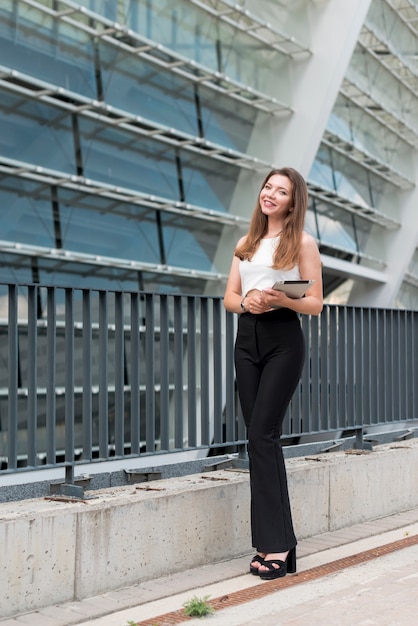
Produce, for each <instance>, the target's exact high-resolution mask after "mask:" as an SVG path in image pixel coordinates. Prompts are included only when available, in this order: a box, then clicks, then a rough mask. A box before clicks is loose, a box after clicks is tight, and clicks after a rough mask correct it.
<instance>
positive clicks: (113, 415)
mask: <svg viewBox="0 0 418 626" xmlns="http://www.w3.org/2000/svg"><path fill="white" fill-rule="evenodd" d="M0 292H1V294H0V295H1V301H2V304H3V306H2V309H1V310H2V315H3V316H4V317H3V319H1V320H0V359H1V366H2V367H1V381H0V463H1V465H0V474H1V473H10V472H16V471H18V470H20V469H22V468H24V469H26V470H29V469H40V468H42V467H53V466H57V465H66V466H67V465H68V464H74V463H86V462H87V463H88V462H90V461H93V460H95V461H100V460H109V459H123V458H132V457H139V456H145V455H147V456H150V457H152V459H153V461H152V462H153V464H158V456H159V455H161V454H164V453H167V452H177V451H179V452H181V451H188V450H203V451H206V454H214V453H218V454H223V453H225V452H236V451H237V450H239V449H242V447H243V446H245V444H246V433H245V428H244V425H243V422H242V419H241V417H240V410H239V402H238V400H237V394H236V387H235V378H234V359H233V352H234V341H235V333H236V321H237V316H236V315H233V314H230V313H227V312H226V311H225V309H224V307H223V302H222V299H221V298H216V297H205V296H194V295H190V296H187V295H165V294H151V293H141V292H136V291H132V292H127V291H106V290H90V289H78V288H77V289H75V288H71V287H52V286H41V285H23V284H19V285H16V284H14V285H12V284H7V285H0ZM301 324H302V327H303V331H304V334H305V339H306V343H307V355H308V358H307V361H306V363H305V367H304V370H303V374H302V379H301V381H300V384H299V386H298V388H297V389H296V392H295V394H294V396H293V399H292V402H291V405H290V407H289V410H288V412H287V415H286V419H285V422H284V425H283V441H284V443H292V444H298V443H301V442H303V440H304V438H307V437H308V438H309V437H312V436H315V435H318V436H322V437H323V438H325V435H327V436H328V437H331V438H332V437H337V436H341V437H344V436H347V435H348V434H349V433H350V432H355V431H356V430H357V429H364V428H365V427H367V426H377V425H381V426H388V425H389V426H396V425H397V424H401V423H402V424H405V423H406V424H408V423H412V422H414V421H415V420H417V419H418V391H417V387H416V380H417V374H418V349H417V348H418V312H416V311H401V310H386V309H371V308H358V307H347V306H325V307H324V311H323V313H322V314H321V315H320V316H319V317H309V316H302V318H301ZM277 384H278V385H280V380H278V381H277Z"/></svg>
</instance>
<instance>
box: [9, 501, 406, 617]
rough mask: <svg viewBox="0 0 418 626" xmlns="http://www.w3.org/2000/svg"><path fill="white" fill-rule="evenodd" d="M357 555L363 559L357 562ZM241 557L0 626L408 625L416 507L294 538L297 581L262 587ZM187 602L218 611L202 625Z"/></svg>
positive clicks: (58, 606) (29, 615)
mask: <svg viewBox="0 0 418 626" xmlns="http://www.w3.org/2000/svg"><path fill="white" fill-rule="evenodd" d="M405 544H409V545H408V546H406V547H405ZM385 546H386V548H385ZM361 554H363V557H361V558H359V557H356V556H355V555H361ZM348 557H350V558H348ZM249 558H250V555H248V556H245V557H242V558H239V559H234V560H232V561H227V562H223V563H219V564H216V565H208V566H205V567H201V568H197V569H194V570H189V571H186V572H183V573H179V574H176V575H173V576H167V577H165V578H163V579H159V580H155V581H148V582H146V583H141V584H139V585H135V586H133V587H130V588H128V589H122V590H119V591H114V592H109V593H107V594H103V595H101V596H97V597H95V598H89V599H87V600H82V601H81V602H69V603H65V604H62V605H56V606H53V607H47V608H45V609H42V610H40V611H36V612H34V613H28V614H25V615H20V616H18V617H15V618H8V619H3V620H0V626H22V624H29V625H31V626H70V625H72V624H78V625H79V626H127V625H128V623H129V622H131V623H140V624H141V623H142V624H143V626H151V625H152V626H154V625H155V626H170V625H171V624H180V623H187V624H188V625H189V626H197V625H199V626H202V624H204V623H207V624H208V626H247V625H248V626H249V624H255V625H257V624H260V625H261V624H263V626H281V625H282V624H285V625H289V626H290V625H291V626H308V625H309V626H311V625H312V624H315V626H328V625H329V626H331V625H335V624H338V626H345V625H347V626H348V625H349V624H350V626H351V625H352V624H353V623H356V624H357V625H359V626H374V625H376V626H402V625H403V624H410V623H416V619H417V617H416V616H417V614H418V509H414V510H411V511H406V512H403V513H399V514H397V515H391V516H388V517H385V518H382V519H379V520H376V521H373V522H367V523H364V524H358V525H356V526H352V527H350V528H347V529H343V530H340V531H336V532H333V533H325V534H323V535H318V536H316V537H312V538H310V539H306V540H304V541H301V542H300V544H299V546H298V574H297V575H296V576H286V577H285V578H284V579H281V580H278V581H271V582H264V581H260V579H259V578H258V577H256V576H251V575H250V574H247V573H243V572H247V570H248V563H249ZM333 564H334V565H333ZM194 596H196V597H199V598H202V597H204V596H209V599H210V600H211V601H212V602H214V604H215V606H216V611H215V613H214V614H213V615H211V616H210V617H208V618H205V619H204V620H202V619H187V618H185V617H184V616H183V610H182V607H183V604H184V602H187V601H188V600H190V599H191V598H192V597H194ZM223 605H225V606H226V608H223Z"/></svg>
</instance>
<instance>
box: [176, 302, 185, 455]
mask: <svg viewBox="0 0 418 626" xmlns="http://www.w3.org/2000/svg"><path fill="white" fill-rule="evenodd" d="M182 307H183V299H182V297H181V296H174V447H175V448H176V449H182V448H183V445H184V444H183V435H184V427H183V419H184V409H183V310H182Z"/></svg>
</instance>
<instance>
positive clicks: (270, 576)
mask: <svg viewBox="0 0 418 626" xmlns="http://www.w3.org/2000/svg"><path fill="white" fill-rule="evenodd" d="M253 560H255V559H253ZM262 565H264V566H265V567H267V568H268V570H267V571H266V572H260V571H259V570H257V573H258V575H259V576H260V578H261V579H262V580H274V579H275V578H282V577H283V576H286V574H295V573H296V548H292V549H291V550H289V552H288V555H287V557H286V560H285V561H280V560H279V559H271V560H270V559H269V560H268V561H266V560H263V563H262ZM275 565H277V567H275Z"/></svg>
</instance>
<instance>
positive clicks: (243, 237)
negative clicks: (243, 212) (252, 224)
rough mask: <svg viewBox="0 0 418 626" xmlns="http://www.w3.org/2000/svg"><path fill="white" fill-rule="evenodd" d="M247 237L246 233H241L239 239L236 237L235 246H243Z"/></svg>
mask: <svg viewBox="0 0 418 626" xmlns="http://www.w3.org/2000/svg"><path fill="white" fill-rule="evenodd" d="M247 237H248V235H243V236H242V237H241V238H240V239H238V242H237V245H236V246H235V247H236V248H240V247H241V246H243V245H244V243H245V242H246V241H247Z"/></svg>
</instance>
